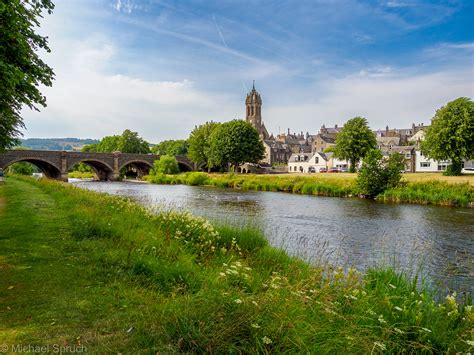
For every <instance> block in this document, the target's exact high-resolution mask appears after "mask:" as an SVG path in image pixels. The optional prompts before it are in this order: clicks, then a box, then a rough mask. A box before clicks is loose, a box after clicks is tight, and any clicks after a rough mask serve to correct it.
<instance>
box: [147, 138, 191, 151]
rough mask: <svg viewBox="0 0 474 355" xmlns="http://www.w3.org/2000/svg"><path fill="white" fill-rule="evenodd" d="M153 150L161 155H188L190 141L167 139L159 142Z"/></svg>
mask: <svg viewBox="0 0 474 355" xmlns="http://www.w3.org/2000/svg"><path fill="white" fill-rule="evenodd" d="M151 150H152V152H153V153H155V154H159V155H186V154H188V141H187V140H184V139H179V140H166V141H162V142H160V143H158V144H157V145H155V146H154V147H153V148H152V149H151Z"/></svg>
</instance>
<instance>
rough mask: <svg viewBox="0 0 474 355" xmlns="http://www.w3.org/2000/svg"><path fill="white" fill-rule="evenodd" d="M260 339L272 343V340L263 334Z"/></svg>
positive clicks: (265, 342)
mask: <svg viewBox="0 0 474 355" xmlns="http://www.w3.org/2000/svg"><path fill="white" fill-rule="evenodd" d="M262 341H263V343H264V344H271V343H272V340H271V339H270V338H269V337H267V336H264V337H263V338H262Z"/></svg>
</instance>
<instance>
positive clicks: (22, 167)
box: [7, 161, 37, 176]
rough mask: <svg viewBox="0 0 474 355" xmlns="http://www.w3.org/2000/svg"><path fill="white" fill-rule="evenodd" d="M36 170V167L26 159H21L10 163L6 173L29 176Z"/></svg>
mask: <svg viewBox="0 0 474 355" xmlns="http://www.w3.org/2000/svg"><path fill="white" fill-rule="evenodd" d="M36 171H37V169H36V167H35V166H34V165H33V164H31V163H28V162H26V161H21V162H18V163H15V164H12V165H10V166H9V167H8V168H7V173H10V174H18V175H28V176H30V175H33V173H34V172H36Z"/></svg>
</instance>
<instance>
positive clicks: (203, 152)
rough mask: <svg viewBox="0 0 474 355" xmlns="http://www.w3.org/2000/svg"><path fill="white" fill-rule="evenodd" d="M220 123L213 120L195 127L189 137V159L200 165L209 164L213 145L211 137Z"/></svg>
mask: <svg viewBox="0 0 474 355" xmlns="http://www.w3.org/2000/svg"><path fill="white" fill-rule="evenodd" d="M219 125H220V123H217V122H212V121H211V122H206V123H204V124H202V125H200V126H199V127H196V128H194V130H193V131H192V132H191V134H190V136H189V138H188V144H189V148H188V157H189V159H191V160H192V161H193V162H195V163H197V164H198V165H201V164H206V165H208V166H209V150H210V146H211V142H210V140H209V137H210V136H211V133H212V132H213V131H214V130H215V129H216V128H217V127H219Z"/></svg>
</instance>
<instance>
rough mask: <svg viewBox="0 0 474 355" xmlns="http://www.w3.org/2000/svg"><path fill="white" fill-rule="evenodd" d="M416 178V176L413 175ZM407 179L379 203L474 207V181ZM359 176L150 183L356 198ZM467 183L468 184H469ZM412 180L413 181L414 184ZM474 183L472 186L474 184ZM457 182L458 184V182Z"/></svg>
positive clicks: (199, 177) (168, 178)
mask: <svg viewBox="0 0 474 355" xmlns="http://www.w3.org/2000/svg"><path fill="white" fill-rule="evenodd" d="M411 175H415V174H411ZM411 175H407V176H406V177H404V180H403V181H402V185H401V186H400V187H397V188H394V189H389V190H387V191H385V192H384V193H382V194H380V195H379V196H377V200H379V201H383V202H390V203H416V204H433V205H439V206H463V207H467V206H472V202H474V185H473V184H474V177H472V178H471V177H470V176H469V177H464V176H463V179H457V180H454V179H451V180H452V181H453V182H447V181H443V180H424V181H420V180H419V178H418V177H415V176H411ZM355 178H356V175H355V174H347V175H346V174H344V175H343V174H315V175H312V176H302V175H288V174H286V175H253V174H207V173H197V172H192V173H182V174H177V175H164V174H159V175H149V176H146V177H145V179H146V181H149V182H151V183H155V184H185V185H194V186H196V185H209V186H217V187H224V188H237V189H243V190H256V191H275V192H290V193H297V194H306V195H315V196H331V197H356V196H358V194H359V192H358V189H357V186H356V184H355ZM465 179H467V180H465ZM410 180H411V181H410ZM471 180H472V182H471ZM454 181H457V182H454Z"/></svg>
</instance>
